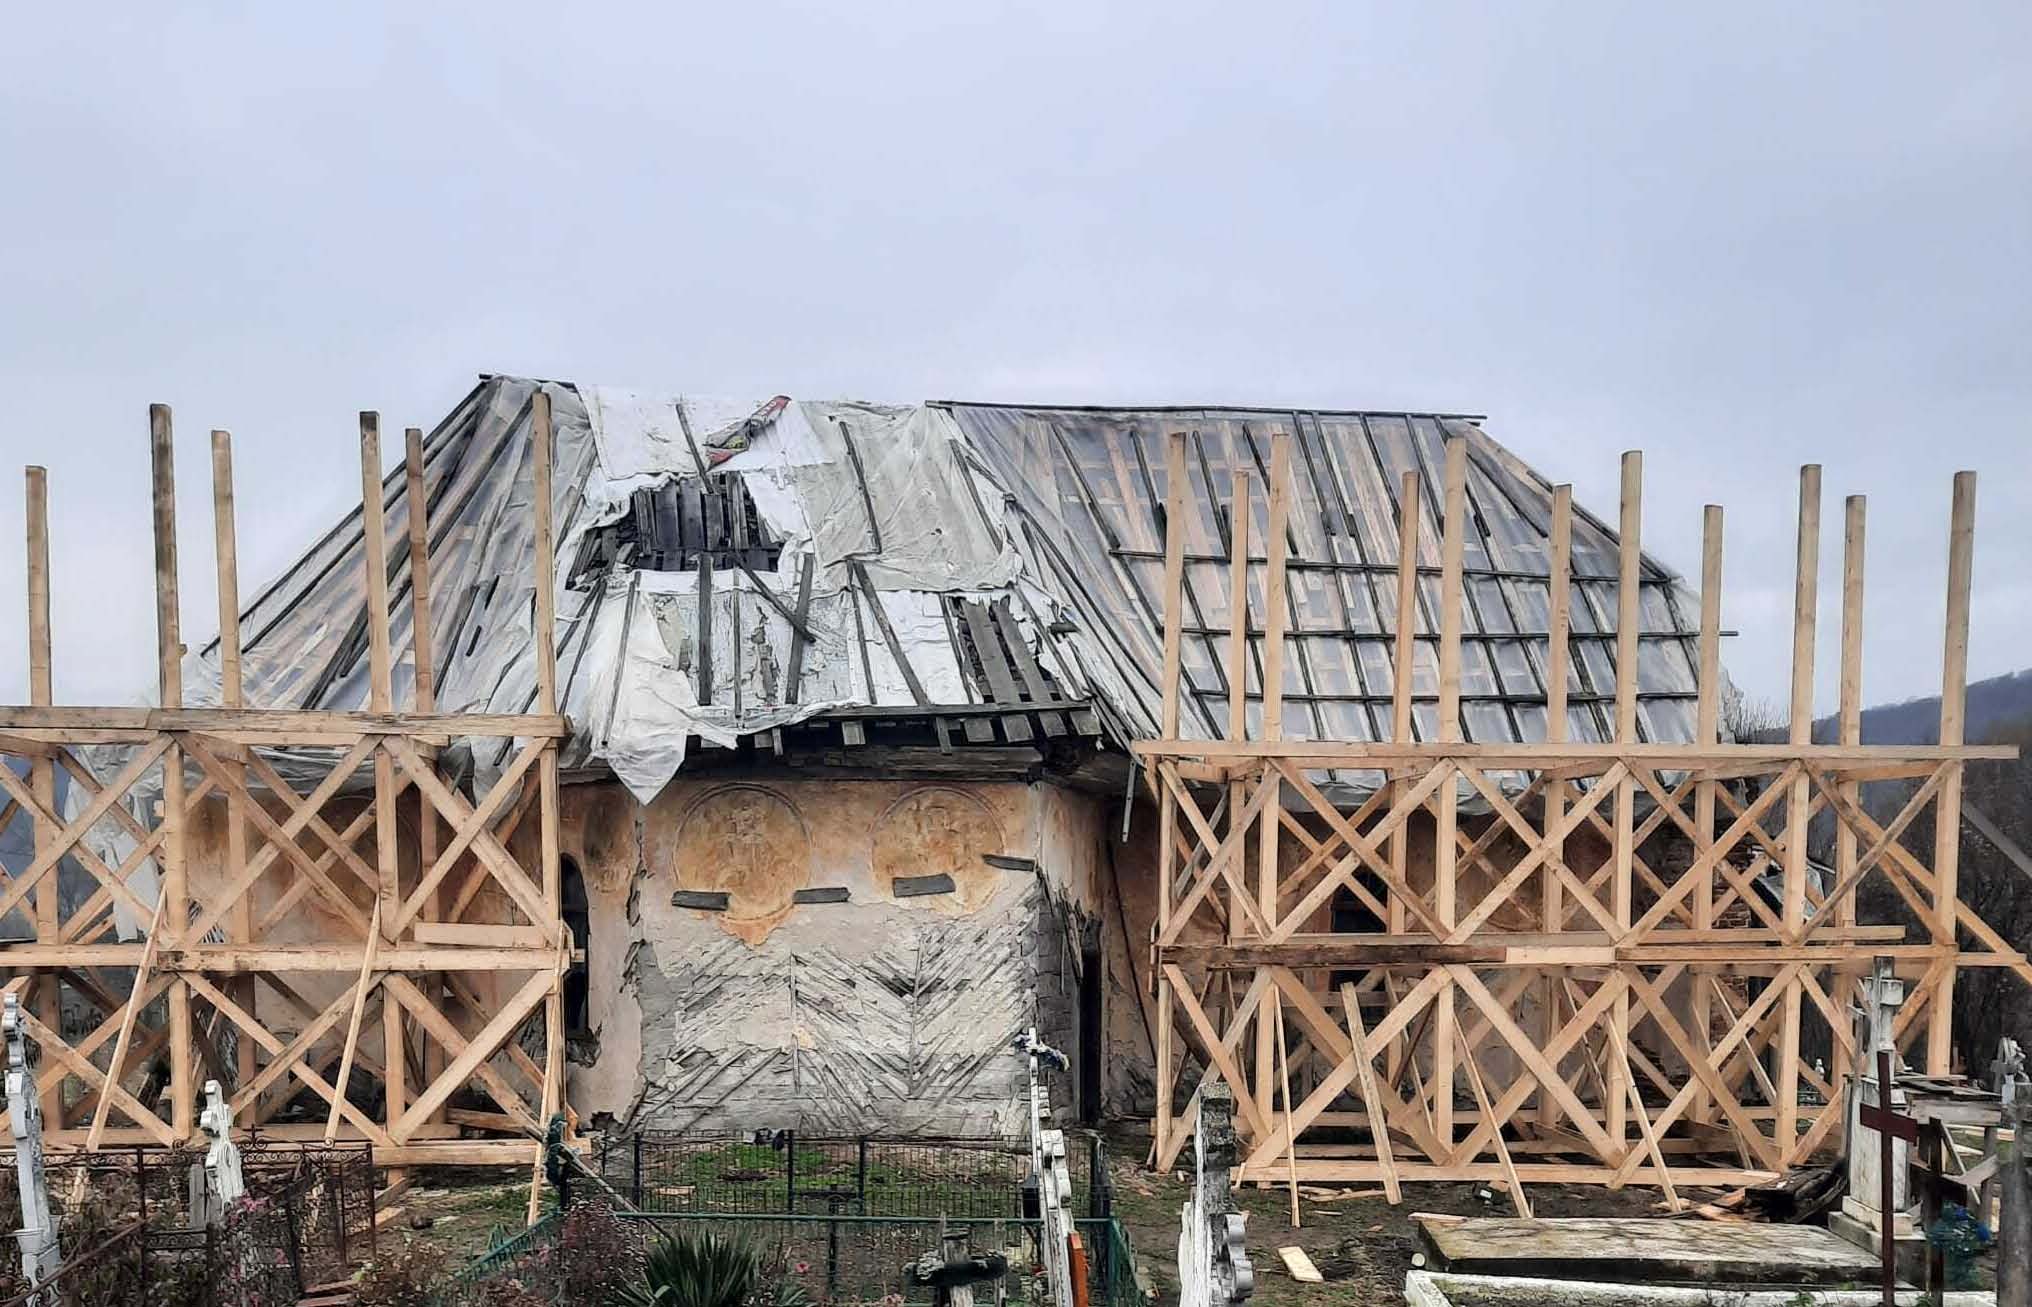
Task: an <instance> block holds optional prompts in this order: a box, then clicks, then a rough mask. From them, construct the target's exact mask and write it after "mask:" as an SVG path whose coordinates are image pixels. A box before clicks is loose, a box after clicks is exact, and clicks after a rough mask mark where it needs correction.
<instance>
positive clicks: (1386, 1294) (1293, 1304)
mask: <svg viewBox="0 0 2032 1307" xmlns="http://www.w3.org/2000/svg"><path fill="white" fill-rule="evenodd" d="M1145 1147H1147V1144H1146V1143H1139V1141H1138V1140H1137V1139H1136V1138H1135V1137H1134V1136H1133V1135H1123V1136H1119V1137H1116V1138H1114V1139H1111V1140H1110V1142H1109V1152H1110V1162H1109V1171H1110V1174H1111V1176H1112V1178H1113V1181H1114V1192H1115V1208H1114V1210H1115V1216H1116V1218H1117V1219H1118V1220H1120V1221H1121V1223H1122V1225H1123V1227H1124V1229H1125V1230H1126V1231H1127V1232H1128V1235H1129V1239H1130V1242H1131V1244H1132V1246H1133V1247H1134V1249H1135V1254H1136V1263H1137V1266H1138V1268H1139V1270H1140V1271H1141V1273H1142V1276H1143V1278H1144V1279H1145V1281H1146V1282H1147V1283H1148V1284H1149V1285H1150V1286H1151V1287H1152V1289H1153V1290H1154V1291H1155V1292H1156V1295H1157V1303H1158V1305H1159V1307H1164V1304H1169V1303H1175V1302H1176V1300H1177V1292H1178V1285H1177V1277H1176V1275H1175V1273H1174V1260H1175V1258H1176V1249H1177V1244H1178V1229H1179V1209H1180V1207H1181V1206H1182V1205H1183V1203H1184V1202H1185V1199H1186V1195H1187V1193H1188V1191H1189V1189H1190V1187H1191V1182H1190V1179H1189V1178H1187V1177H1186V1176H1183V1175H1179V1174H1173V1175H1159V1174H1157V1173H1155V1172H1152V1171H1149V1170H1146V1169H1145V1168H1144V1167H1143V1165H1142V1161H1141V1159H1142V1156H1143V1149H1144V1148H1145ZM1310 1187H1312V1188H1335V1189H1340V1190H1342V1191H1343V1192H1344V1193H1345V1194H1346V1195H1348V1196H1343V1197H1335V1198H1323V1197H1309V1196H1304V1195H1303V1194H1301V1218H1302V1220H1303V1225H1302V1226H1301V1227H1300V1228H1298V1229H1295V1230H1294V1229H1293V1228H1292V1226H1291V1207H1290V1198H1289V1195H1288V1191H1287V1190H1286V1189H1285V1188H1284V1187H1282V1186H1278V1187H1276V1188H1263V1189H1258V1188H1251V1189H1246V1190H1244V1191H1243V1192H1242V1193H1241V1194H1240V1196H1239V1197H1240V1201H1241V1204H1242V1206H1243V1208H1244V1209H1245V1210H1246V1211H1247V1212H1248V1213H1249V1230H1248V1246H1249V1255H1250V1257H1251V1259H1252V1260H1253V1262H1254V1263H1255V1267H1256V1293H1255V1297H1254V1300H1253V1302H1254V1303H1255V1304H1257V1305H1259V1307H1327V1304H1333V1305H1334V1307H1345V1305H1346V1304H1350V1303H1359V1304H1370V1303H1377V1304H1385V1303H1394V1302H1399V1301H1401V1294H1402V1292H1403V1285H1404V1275H1405V1272H1406V1271H1408V1270H1409V1269H1411V1265H1412V1262H1411V1259H1412V1255H1413V1254H1414V1253H1417V1252H1421V1251H1423V1244H1422V1243H1421V1241H1420V1237H1419V1232H1418V1227H1417V1225H1416V1223H1415V1222H1414V1221H1413V1219H1412V1217H1413V1214H1414V1213H1418V1212H1443V1213H1448V1214H1452V1215H1460V1216H1510V1215H1514V1214H1515V1209H1514V1208H1513V1207H1512V1205H1511V1203H1510V1200H1509V1197H1508V1195H1507V1194H1505V1193H1503V1192H1502V1191H1501V1190H1500V1189H1496V1190H1493V1192H1490V1194H1489V1196H1488V1197H1486V1198H1484V1197H1482V1196H1481V1194H1482V1193H1483V1192H1486V1190H1485V1187H1484V1186H1479V1185H1470V1184H1407V1185H1405V1186H1404V1202H1403V1203H1402V1204H1401V1205H1400V1206H1396V1207H1393V1206H1391V1205H1390V1203H1389V1202H1388V1201H1386V1200H1385V1198H1384V1197H1383V1195H1382V1193H1381V1191H1380V1189H1379V1188H1376V1187H1372V1186H1310ZM1721 1193H1722V1191H1720V1190H1708V1189H1685V1190H1682V1191H1681V1196H1682V1197H1683V1198H1685V1199H1687V1200H1688V1201H1689V1202H1691V1203H1696V1204H1697V1203H1702V1202H1707V1201H1710V1200H1712V1199H1714V1198H1717V1197H1719V1196H1720V1195H1721ZM1527 1194H1528V1196H1529V1198H1530V1201H1531V1206H1532V1210H1533V1213H1534V1215H1538V1216H1661V1215H1664V1211H1663V1206H1662V1203H1661V1201H1660V1198H1659V1195H1658V1193H1657V1192H1656V1191H1655V1190H1651V1189H1639V1188H1630V1189H1625V1190H1621V1191H1619V1192H1611V1191H1609V1190H1606V1189H1601V1188H1596V1187H1583V1186H1563V1185H1532V1186H1530V1187H1529V1189H1528V1190H1527ZM1354 1195H1360V1196H1354ZM528 1200H529V1182H528V1179H527V1177H526V1176H522V1177H517V1178H513V1179H511V1178H509V1177H507V1176H506V1175H504V1173H502V1172H499V1171H463V1172H454V1171H441V1172H426V1173H423V1174H420V1175H419V1177H418V1181H417V1184H416V1187H415V1188H413V1189H412V1190H411V1191H410V1193H409V1194H408V1195H407V1196H406V1197H405V1199H404V1201H403V1208H404V1210H403V1213H402V1215H400V1216H399V1217H397V1218H395V1219H393V1220H391V1221H389V1222H388V1223H387V1224H386V1225H384V1226H383V1227H382V1231H381V1235H380V1239H381V1244H382V1246H383V1247H384V1248H387V1247H392V1246H395V1245H397V1244H399V1243H402V1242H407V1241H411V1240H416V1241H421V1242H423V1243H424V1244H425V1245H426V1246H428V1247H430V1248H432V1249H434V1250H436V1251H437V1252H438V1253H439V1254H440V1255H441V1256H442V1257H443V1259H444V1264H445V1265H446V1266H447V1267H458V1266H462V1265H465V1264H466V1263H468V1262H470V1261H471V1260H473V1259H474V1258H476V1257H478V1256H480V1255H481V1254H482V1253H484V1252H485V1251H486V1250H487V1249H488V1248H489V1247H490V1246H492V1244H493V1243H494V1242H495V1241H496V1240H497V1239H498V1238H500V1237H502V1236H503V1235H504V1234H508V1233H513V1232H515V1231H517V1230H519V1229H521V1228H522V1222H523V1216H524V1213H525V1210H526V1205H527V1203H528ZM546 1201H548V1200H547V1198H546ZM546 1210H548V1209H547V1208H546ZM1689 1219H1697V1218H1689ZM424 1222H427V1226H428V1228H423V1229H417V1228H414V1227H415V1225H416V1224H418V1223H424ZM1286 1245H1296V1246H1298V1247H1300V1248H1303V1249H1304V1250H1305V1251H1306V1253H1307V1254H1308V1255H1309V1256H1310V1257H1311V1258H1312V1260H1313V1262H1314V1263H1315V1264H1316V1265H1317V1266H1318V1267H1319V1269H1320V1271H1321V1273H1322V1274H1323V1275H1325V1277H1326V1281H1327V1282H1326V1283H1325V1284H1318V1285H1307V1284H1300V1283H1298V1282H1296V1281H1294V1280H1293V1279H1291V1277H1290V1276H1289V1275H1288V1274H1287V1273H1286V1271H1285V1269H1284V1265H1283V1263H1282V1261H1281V1260H1279V1258H1278V1255H1277V1249H1278V1248H1279V1247H1281V1246H1286ZM898 1260H900V1258H899V1259H898ZM1993 1261H1994V1259H1993V1258H1992V1257H1987V1256H1986V1257H1984V1258H1982V1259H1981V1260H1980V1261H1979V1263H1978V1268H1977V1269H1978V1274H1979V1276H1980V1277H1981V1278H1982V1280H1983V1282H1984V1283H1985V1284H1988V1283H1990V1282H1992V1275H1993V1271H1992V1263H1993Z"/></svg>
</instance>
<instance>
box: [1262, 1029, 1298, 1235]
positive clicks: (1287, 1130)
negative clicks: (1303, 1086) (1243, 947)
mask: <svg viewBox="0 0 2032 1307" xmlns="http://www.w3.org/2000/svg"><path fill="white" fill-rule="evenodd" d="M1267 1001H1268V1002H1269V1004H1270V1015H1271V1020H1272V1021H1273V1022H1274V1024H1275V1025H1276V1036H1277V1066H1278V1073H1279V1075H1280V1076H1281V1077H1282V1079H1283V1087H1284V1152H1285V1157H1286V1159H1287V1160H1288V1162H1289V1165H1290V1168H1291V1169H1290V1177H1291V1228H1292V1229H1294V1230H1296V1229H1297V1228H1298V1227H1299V1225H1300V1224H1301V1222H1300V1221H1299V1214H1298V1130H1297V1127H1296V1126H1294V1125H1293V1124H1292V1120H1291V1108H1292V1101H1291V1052H1290V1049H1289V1047H1288V1046H1287V1045H1286V1043H1285V1041H1284V1003H1283V999H1282V996H1281V995H1277V994H1272V995H1270V996H1269V998H1268V1000H1267ZM1258 1020H1259V1021H1260V1020H1261V1018H1258ZM1263 1101H1264V1102H1266V1103H1267V1102H1269V1101H1270V1100H1269V1099H1267V1098H1266V1099H1264V1100H1263Z"/></svg>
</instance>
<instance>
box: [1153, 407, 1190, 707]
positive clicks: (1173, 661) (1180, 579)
mask: <svg viewBox="0 0 2032 1307" xmlns="http://www.w3.org/2000/svg"><path fill="white" fill-rule="evenodd" d="M1185 504H1186V497H1185V433H1184V432H1183V431H1174V432H1172V433H1171V434H1170V435H1169V436H1168V437H1166V439H1165V445H1164V659H1163V666H1162V669H1161V671H1160V672H1159V675H1158V678H1157V684H1158V693H1159V695H1160V696H1161V698H1160V706H1159V711H1158V727H1157V729H1158V733H1159V734H1161V735H1162V736H1164V738H1166V739H1175V738H1177V736H1178V692H1179V675H1180V666H1179V660H1180V648H1181V646H1180V640H1181V638H1182V636H1183V632H1184V629H1185V598H1184V581H1185Z"/></svg>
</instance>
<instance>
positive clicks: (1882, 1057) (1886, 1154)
mask: <svg viewBox="0 0 2032 1307" xmlns="http://www.w3.org/2000/svg"><path fill="white" fill-rule="evenodd" d="M1857 1121H1858V1123H1859V1124H1860V1125H1861V1126H1862V1128H1863V1129H1865V1130H1875V1131H1876V1132H1877V1133H1879V1134H1881V1135H1883V1136H1884V1144H1883V1147H1882V1148H1880V1149H1879V1150H1878V1152H1879V1154H1880V1155H1881V1156H1880V1160H1881V1161H1882V1162H1883V1186H1882V1188H1881V1189H1879V1190H1878V1193H1879V1194H1880V1195H1881V1197H1880V1198H1879V1200H1878V1203H1877V1223H1878V1227H1879V1228H1880V1229H1881V1230H1882V1231H1883V1233H1884V1307H1897V1302H1898V1241H1897V1238H1896V1236H1895V1234H1894V1231H1893V1227H1894V1225H1895V1224H1896V1221H1895V1220H1894V1218H1895V1217H1896V1215H1897V1213H1896V1212H1895V1211H1893V1210H1892V1204H1893V1203H1894V1202H1896V1201H1897V1200H1896V1199H1895V1198H1893V1197H1892V1194H1891V1191H1892V1188H1893V1186H1894V1182H1895V1181H1896V1178H1897V1170H1896V1168H1895V1166H1894V1165H1893V1163H1894V1159H1895V1157H1896V1155H1897V1146H1896V1145H1895V1144H1893V1143H1892V1142H1891V1141H1892V1140H1894V1139H1903V1140H1904V1141H1905V1142H1906V1143H1908V1144H1916V1143H1918V1142H1919V1122H1918V1120H1917V1119H1916V1118H1914V1117H1909V1116H1901V1115H1900V1114H1899V1113H1898V1110H1897V1109H1896V1108H1894V1107H1893V1106H1892V1105H1891V1050H1890V1049H1888V1048H1880V1049H1878V1050H1877V1101H1876V1103H1875V1104H1874V1105H1873V1104H1870V1103H1865V1104H1863V1105H1862V1109H1861V1110H1860V1112H1859V1113H1858V1114H1857Z"/></svg>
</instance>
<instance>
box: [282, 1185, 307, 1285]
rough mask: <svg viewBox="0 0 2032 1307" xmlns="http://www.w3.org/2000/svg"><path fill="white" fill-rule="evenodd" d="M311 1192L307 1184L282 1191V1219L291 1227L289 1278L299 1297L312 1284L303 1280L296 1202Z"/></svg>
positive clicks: (301, 1246) (301, 1247) (301, 1245)
mask: <svg viewBox="0 0 2032 1307" xmlns="http://www.w3.org/2000/svg"><path fill="white" fill-rule="evenodd" d="M309 1192H310V1187H309V1186H308V1185H307V1184H306V1185H302V1186H291V1187H290V1188H288V1189H285V1190H283V1191H282V1221H283V1224H284V1225H285V1226H287V1227H288V1229H289V1241H288V1242H289V1278H290V1281H291V1282H292V1283H293V1284H295V1286H296V1296H297V1297H299V1298H301V1297H303V1293H304V1290H306V1289H308V1288H309V1287H310V1286H309V1285H307V1284H305V1283H304V1282H303V1244H302V1242H301V1241H302V1237H303V1236H302V1232H301V1230H300V1228H299V1227H298V1225H297V1223H296V1204H297V1199H298V1197H299V1196H300V1195H302V1194H307V1193H309Z"/></svg>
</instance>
